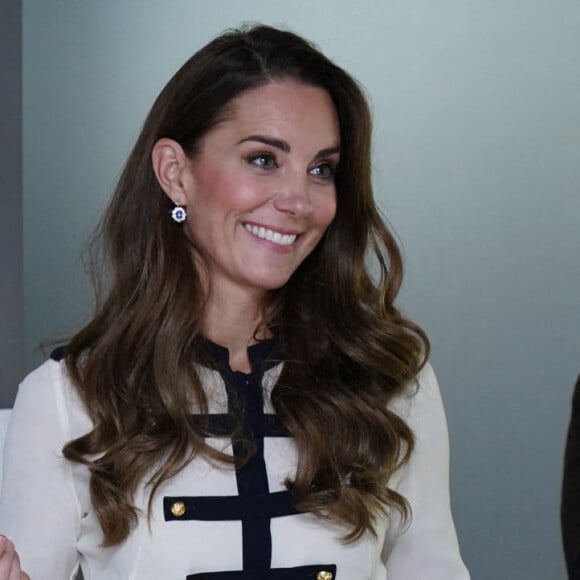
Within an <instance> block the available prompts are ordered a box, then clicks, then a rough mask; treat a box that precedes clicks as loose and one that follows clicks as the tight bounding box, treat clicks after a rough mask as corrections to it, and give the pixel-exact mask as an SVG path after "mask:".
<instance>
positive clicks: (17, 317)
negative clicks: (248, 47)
mask: <svg viewBox="0 0 580 580" xmlns="http://www.w3.org/2000/svg"><path fill="white" fill-rule="evenodd" d="M21 16H22V15H21V7H20V2H18V1H17V0H14V1H13V0H0V266H1V268H2V275H1V276H0V408H3V407H9V406H11V405H12V399H13V395H14V392H15V389H16V384H17V383H18V381H19V380H20V378H21V377H22V372H23V364H22V362H23V357H22V338H23V327H22V174H21V166H22V152H21V149H22V135H21V120H22V115H21V111H22V90H21V89H22V83H21V77H22V73H21V66H20V65H21Z"/></svg>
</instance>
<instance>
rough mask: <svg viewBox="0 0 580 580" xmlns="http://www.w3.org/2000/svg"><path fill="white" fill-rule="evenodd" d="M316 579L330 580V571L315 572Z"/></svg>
mask: <svg viewBox="0 0 580 580" xmlns="http://www.w3.org/2000/svg"><path fill="white" fill-rule="evenodd" d="M316 580H332V572H328V571H327V570H321V571H320V572H318V574H316Z"/></svg>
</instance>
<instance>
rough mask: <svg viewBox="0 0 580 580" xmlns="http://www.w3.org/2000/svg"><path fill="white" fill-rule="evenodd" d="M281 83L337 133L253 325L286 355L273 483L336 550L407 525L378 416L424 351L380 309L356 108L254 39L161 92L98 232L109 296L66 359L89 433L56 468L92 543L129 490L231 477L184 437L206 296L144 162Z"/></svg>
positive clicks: (114, 534)
mask: <svg viewBox="0 0 580 580" xmlns="http://www.w3.org/2000/svg"><path fill="white" fill-rule="evenodd" d="M283 78H292V79H294V80H298V81H300V82H303V83H305V84H308V85H312V86H316V87H321V88H323V89H324V90H326V91H327V92H328V94H329V95H330V96H331V98H332V100H333V102H334V105H335V107H336V111H337V114H338V118H339V123H340V133H341V135H340V137H341V161H340V165H339V168H338V171H337V174H336V191H337V213H336V217H335V219H334V221H333V223H332V224H331V226H330V227H329V228H328V230H327V232H326V233H325V235H324V237H323V239H322V240H321V242H320V243H319V245H318V246H317V248H315V250H314V251H313V252H312V253H311V254H310V256H309V257H308V258H307V259H306V260H305V261H304V262H303V263H302V264H301V266H300V267H299V269H298V270H297V271H296V272H295V273H294V275H293V276H292V278H291V279H290V281H289V282H288V283H287V284H286V285H285V286H284V287H283V288H281V289H280V290H278V291H276V292H274V293H273V297H272V301H271V302H270V303H269V307H268V316H267V320H266V322H267V324H268V326H269V328H270V329H271V330H272V331H273V332H274V333H275V334H276V335H277V336H279V337H280V339H281V342H282V344H283V345H284V359H285V364H284V367H283V371H282V374H281V376H280V379H279V381H278V383H277V384H276V386H275V387H274V390H273V392H272V402H273V405H274V408H275V410H276V412H277V413H278V415H279V416H280V418H281V419H282V421H283V422H284V424H285V425H286V427H287V428H288V429H290V431H291V433H292V434H293V436H294V439H295V442H296V445H297V447H298V450H299V462H298V466H297V471H296V475H295V477H294V479H293V480H292V481H288V482H287V485H288V486H289V487H290V488H291V489H292V491H293V495H294V500H295V504H296V506H297V507H298V508H299V509H302V510H310V511H313V512H314V513H316V514H318V515H319V516H320V517H325V518H330V519H333V520H335V521H338V522H342V523H343V524H345V525H346V526H347V527H348V529H347V531H346V532H345V537H346V539H347V540H353V539H356V538H358V537H360V536H361V535H362V534H363V533H364V532H365V531H366V530H371V531H372V530H373V521H374V518H375V517H376V515H377V514H378V513H380V512H381V511H386V510H387V509H389V508H391V507H392V508H396V509H398V510H399V511H400V512H401V513H402V514H403V515H404V516H407V515H408V513H409V509H408V505H407V503H406V501H405V499H404V498H403V497H401V496H400V495H399V494H398V493H396V492H395V491H394V490H392V489H389V488H388V481H389V478H390V477H391V476H392V474H393V473H394V472H395V471H396V470H397V469H398V468H399V467H400V466H401V465H403V464H404V463H405V462H406V461H407V460H408V458H409V455H410V453H411V451H412V449H413V434H412V432H411V430H410V429H409V427H408V426H407V425H406V424H405V422H404V421H403V420H402V419H401V418H399V417H398V416H397V415H396V414H395V413H393V412H391V411H390V410H389V407H388V404H389V402H390V401H391V400H392V399H393V398H394V397H396V396H397V395H398V394H400V393H401V391H402V389H403V388H404V387H405V385H406V384H407V383H409V381H412V380H413V379H414V378H415V377H416V375H417V373H418V371H419V370H420V368H421V366H422V365H423V364H424V361H425V358H426V356H427V354H428V350H429V344H428V341H427V338H426V336H425V334H424V333H423V331H422V330H421V329H420V328H418V327H417V326H416V325H414V324H413V323H411V322H410V321H408V320H406V319H405V318H403V317H402V316H401V314H400V313H399V311H398V310H397V309H396V308H395V306H394V300H395V297H396V295H397V293H398V290H399V287H400V284H401V279H402V260H401V255H400V252H399V249H398V247H397V244H396V241H395V239H394V238H393V235H392V234H391V233H390V232H389V230H388V228H387V227H386V225H385V223H384V220H383V219H382V218H381V216H380V214H379V211H378V209H377V207H376V205H375V202H374V200H373V195H372V188H371V160H370V156H371V155H370V141H371V119H370V114H369V109H368V105H367V102H366V99H365V97H364V95H363V93H362V91H361V89H360V88H359V86H358V85H357V83H356V82H355V81H354V80H353V79H352V78H351V77H350V76H349V75H348V74H347V73H346V72H344V71H343V70H342V69H341V68H339V67H337V66H336V65H335V64H333V63H332V62H331V61H330V60H328V59H327V58H326V57H325V56H324V55H322V54H321V53H320V52H319V51H318V50H317V49H316V48H314V47H313V46H312V45H311V44H309V43H308V42H306V41H305V40H304V39H302V38H300V37H299V36H297V35H295V34H293V33H291V32H287V31H282V30H278V29H275V28H270V27H266V26H254V27H247V28H242V29H239V30H233V31H228V32H226V33H224V34H223V35H221V36H219V37H218V38H216V39H215V40H213V41H212V42H210V43H209V44H208V45H206V46H205V47H204V48H202V49H201V50H200V51H199V52H197V53H196V54H194V55H193V56H192V57H191V58H190V59H189V60H188V61H187V62H186V63H185V64H184V65H183V66H182V67H181V69H180V70H179V71H178V72H177V73H176V74H175V76H174V77H173V78H172V79H171V80H170V81H169V83H168V84H167V85H166V87H165V88H164V89H163V91H162V92H161V94H160V95H159V97H158V98H157V100H156V101H155V104H154V105H153V108H152V110H151V112H150V113H149V115H148V117H147V119H146V121H145V124H144V126H143V129H142V131H141V134H140V136H139V138H138V140H137V143H136V144H135V147H134V149H133V151H132V153H131V155H130V157H129V159H128V161H127V163H126V166H125V169H124V171H123V173H122V175H121V177H120V179H119V182H118V185H117V188H116V191H115V194H114V197H113V199H112V201H111V204H110V206H109V208H108V211H107V213H106V215H105V217H104V220H103V224H102V227H101V230H100V232H99V237H98V240H99V242H100V243H101V246H102V247H104V250H105V257H106V260H107V262H106V264H107V268H108V270H107V272H108V280H109V282H108V287H107V289H106V294H105V296H104V298H103V299H102V300H99V301H98V302H97V307H96V312H95V314H94V317H93V319H92V320H91V322H90V323H89V324H87V325H86V326H85V327H84V328H83V329H82V330H81V331H80V332H78V333H77V334H76V335H75V336H74V337H73V338H72V339H71V341H70V343H69V344H68V346H67V349H66V356H65V360H66V366H67V370H68V372H69V375H70V377H71V379H72V381H73V382H74V384H75V385H76V387H77V389H78V392H79V394H80V396H81V399H82V401H83V403H84V405H85V407H86V409H87V412H88V414H89V415H90V417H91V419H92V421H93V424H94V428H93V430H92V431H90V432H89V433H88V434H86V435H84V436H82V437H80V438H78V439H75V440H73V441H71V442H69V443H68V444H67V445H66V446H65V447H64V454H65V456H66V457H67V458H68V459H69V460H71V461H75V462H80V463H83V464H86V465H87V466H88V468H89V470H90V472H91V482H90V489H91V499H92V503H93V506H94V509H95V512H96V515H97V517H98V518H99V521H100V523H101V526H102V528H103V533H104V545H114V544H117V543H119V542H121V541H123V540H124V539H125V538H126V537H127V535H128V534H129V532H130V530H131V527H132V525H134V524H135V523H136V520H137V517H138V511H137V509H136V507H135V506H134V505H133V497H134V493H135V491H136V488H137V486H138V485H139V483H140V482H142V481H143V480H145V482H146V483H147V484H148V485H149V487H150V496H149V497H150V500H149V508H150V507H151V501H152V498H153V495H154V494H155V491H156V489H157V488H158V487H159V485H160V484H161V483H162V482H164V481H165V480H167V479H168V478H170V477H172V476H173V475H174V474H176V473H177V472H179V470H181V469H182V468H183V467H184V466H185V465H186V464H187V463H188V462H189V461H191V460H192V459H193V458H194V457H195V456H196V455H198V454H202V455H205V456H206V457H208V458H211V459H213V460H217V461H222V462H229V463H232V462H233V459H232V457H230V456H228V455H225V454H223V453H221V452H218V451H216V450H215V449H213V448H212V447H210V446H209V445H207V444H206V443H205V441H204V438H203V434H202V433H200V432H199V430H198V428H196V427H195V426H194V425H192V423H191V422H190V421H189V413H190V412H191V410H192V409H193V408H195V409H196V411H197V412H201V413H203V412H207V400H206V396H205V393H204V389H203V385H202V383H201V381H200V377H199V374H198V372H197V370H196V365H195V364H194V363H195V362H196V361H199V360H200V356H201V354H200V353H199V352H198V347H197V346H196V345H197V344H198V343H199V341H196V340H195V339H196V337H197V336H199V333H200V321H201V316H202V313H203V310H204V306H205V300H206V297H205V296H204V293H203V290H202V284H201V281H200V275H199V274H200V273H199V272H198V271H197V270H196V268H194V267H193V266H192V259H191V253H192V251H193V250H194V249H193V248H192V245H191V242H190V240H188V239H187V237H186V236H185V234H184V232H183V230H182V229H181V228H180V227H178V226H176V224H174V223H173V222H171V220H170V219H169V218H168V214H169V211H170V209H171V203H170V201H169V199H168V198H167V196H166V195H165V194H164V192H163V191H162V189H161V187H160V186H159V184H158V182H157V180H156V178H155V176H154V173H153V169H152V164H151V161H150V158H151V151H152V148H153V146H154V144H155V142H156V141H157V140H158V139H160V138H162V137H169V138H171V139H174V140H175V141H177V142H179V143H180V144H181V146H182V147H183V148H184V150H185V151H186V152H187V153H188V154H189V155H190V156H194V155H195V154H196V150H197V146H198V144H199V142H200V139H201V138H202V137H203V136H204V135H205V134H206V133H207V132H208V131H210V130H211V128H212V127H213V126H215V124H216V123H217V122H219V120H220V116H221V115H222V114H223V112H224V110H225V108H226V106H227V105H228V103H230V101H231V100H232V99H233V98H235V97H236V96H238V95H240V94H241V93H243V92H244V91H247V90H250V89H252V88H256V87H258V86H261V85H263V84H266V83H268V82H270V81H272V80H275V79H283ZM369 257H371V258H373V261H374V266H372V267H371V265H370V264H369V262H368V259H369ZM184 313H186V314H187V315H184ZM95 456H96V457H98V459H94V457H95Z"/></svg>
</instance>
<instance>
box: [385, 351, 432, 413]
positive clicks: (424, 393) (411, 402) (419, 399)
mask: <svg viewBox="0 0 580 580" xmlns="http://www.w3.org/2000/svg"><path fill="white" fill-rule="evenodd" d="M390 407H391V409H392V410H393V411H395V412H396V413H397V414H398V415H400V416H402V417H403V418H404V419H405V420H406V421H409V422H413V420H417V418H418V417H419V416H424V415H427V416H428V415H431V414H433V413H435V414H437V415H438V414H440V412H441V409H442V401H441V392H440V390H439V383H438V382H437V377H436V376H435V372H434V370H433V367H432V366H431V363H429V362H427V363H426V364H425V366H424V367H423V368H422V369H421V370H420V371H419V373H418V374H417V376H416V377H415V378H414V379H413V380H411V381H409V382H408V383H407V384H406V385H405V387H404V388H403V390H402V391H401V393H400V394H399V395H398V396H397V397H395V399H394V400H393V401H392V403H391V405H390Z"/></svg>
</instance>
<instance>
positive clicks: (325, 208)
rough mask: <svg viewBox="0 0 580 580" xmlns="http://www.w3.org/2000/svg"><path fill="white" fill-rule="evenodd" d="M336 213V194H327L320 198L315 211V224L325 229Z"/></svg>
mask: <svg viewBox="0 0 580 580" xmlns="http://www.w3.org/2000/svg"><path fill="white" fill-rule="evenodd" d="M335 215H336V194H334V195H331V196H328V197H326V198H324V199H323V200H321V202H320V204H319V206H318V207H317V212H316V217H317V219H316V221H317V225H318V226H319V227H321V228H324V229H326V228H327V227H328V226H329V225H330V224H331V223H332V220H333V219H334V216H335Z"/></svg>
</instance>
